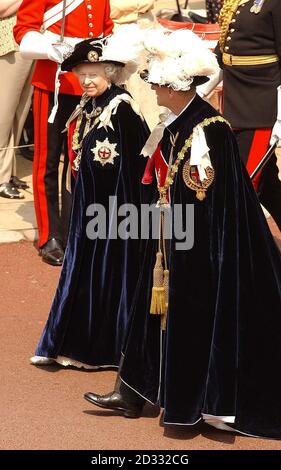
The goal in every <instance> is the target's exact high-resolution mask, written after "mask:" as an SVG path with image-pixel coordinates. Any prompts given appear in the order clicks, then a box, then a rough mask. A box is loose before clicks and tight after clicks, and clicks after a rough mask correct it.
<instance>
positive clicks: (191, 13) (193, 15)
mask: <svg viewBox="0 0 281 470" xmlns="http://www.w3.org/2000/svg"><path fill="white" fill-rule="evenodd" d="M188 16H189V17H190V19H191V20H192V21H193V23H201V24H208V23H209V21H208V18H206V16H201V15H198V14H197V13H194V11H189V12H188Z"/></svg>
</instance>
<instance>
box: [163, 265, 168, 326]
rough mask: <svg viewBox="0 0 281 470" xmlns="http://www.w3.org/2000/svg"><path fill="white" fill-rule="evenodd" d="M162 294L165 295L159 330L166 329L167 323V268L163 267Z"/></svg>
mask: <svg viewBox="0 0 281 470" xmlns="http://www.w3.org/2000/svg"><path fill="white" fill-rule="evenodd" d="M163 287H164V295H165V311H164V313H163V315H162V317H161V330H164V331H165V330H166V323H167V312H168V305H169V270H168V269H165V271H164V281H163Z"/></svg>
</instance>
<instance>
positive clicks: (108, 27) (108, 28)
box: [103, 0, 114, 36]
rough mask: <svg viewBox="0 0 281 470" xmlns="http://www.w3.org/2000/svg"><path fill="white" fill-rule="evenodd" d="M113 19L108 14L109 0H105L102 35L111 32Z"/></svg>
mask: <svg viewBox="0 0 281 470" xmlns="http://www.w3.org/2000/svg"><path fill="white" fill-rule="evenodd" d="M113 26H114V24H113V21H112V19H111V16H110V3H109V0H107V1H106V6H105V14H104V27H103V34H104V36H108V35H109V34H111V33H112V30H113Z"/></svg>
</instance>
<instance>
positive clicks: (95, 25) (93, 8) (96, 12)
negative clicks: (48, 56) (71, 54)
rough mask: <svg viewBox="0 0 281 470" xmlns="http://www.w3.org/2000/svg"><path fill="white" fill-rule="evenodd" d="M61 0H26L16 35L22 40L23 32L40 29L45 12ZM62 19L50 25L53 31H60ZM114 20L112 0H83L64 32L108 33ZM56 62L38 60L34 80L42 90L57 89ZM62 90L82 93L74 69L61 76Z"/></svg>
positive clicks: (78, 34) (83, 35) (82, 34)
mask: <svg viewBox="0 0 281 470" xmlns="http://www.w3.org/2000/svg"><path fill="white" fill-rule="evenodd" d="M58 3H60V0H40V2H38V0H23V2H22V4H21V6H20V8H19V10H18V14H17V24H16V26H15V27H14V36H15V39H16V41H17V43H18V44H20V42H21V40H22V38H23V36H24V35H25V34H26V33H28V32H29V31H40V28H41V25H42V23H43V16H44V13H45V12H46V11H48V10H49V9H50V8H52V7H53V6H55V5H57V4H58ZM60 27H61V20H60V21H58V22H57V23H55V24H53V25H52V26H50V27H49V28H48V30H49V31H51V32H52V33H56V34H60ZM112 29H113V22H112V20H111V18H110V5H109V0H84V2H83V3H81V4H80V5H79V6H78V7H77V8H76V9H75V10H74V11H72V12H71V13H69V15H67V16H66V19H65V36H68V37H78V38H81V39H86V38H89V37H98V36H100V35H101V34H103V35H104V36H107V35H108V34H110V33H111V32H112ZM56 69H57V65H56V63H55V62H53V61H51V60H38V61H37V64H36V67H35V72H34V75H33V79H32V84H33V85H34V86H36V87H38V88H41V89H43V90H49V91H54V86H55V74H56ZM60 82H61V87H60V93H67V94H71V95H81V88H80V85H79V82H78V80H77V78H76V77H75V75H74V74H73V73H71V72H67V73H64V74H62V75H61V76H60Z"/></svg>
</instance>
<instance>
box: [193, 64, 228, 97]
mask: <svg viewBox="0 0 281 470" xmlns="http://www.w3.org/2000/svg"><path fill="white" fill-rule="evenodd" d="M222 77H223V71H222V69H219V70H218V72H216V73H215V74H214V75H211V76H210V80H209V81H208V82H206V83H203V85H200V86H198V87H196V92H197V93H198V95H199V96H201V98H204V97H205V96H208V95H209V94H210V93H211V92H212V91H213V90H214V89H215V88H216V86H217V85H218V84H219V83H220V82H221V81H222Z"/></svg>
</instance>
